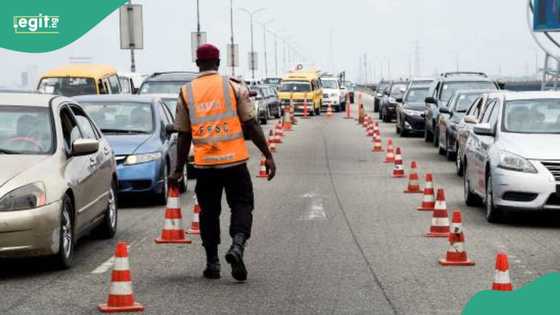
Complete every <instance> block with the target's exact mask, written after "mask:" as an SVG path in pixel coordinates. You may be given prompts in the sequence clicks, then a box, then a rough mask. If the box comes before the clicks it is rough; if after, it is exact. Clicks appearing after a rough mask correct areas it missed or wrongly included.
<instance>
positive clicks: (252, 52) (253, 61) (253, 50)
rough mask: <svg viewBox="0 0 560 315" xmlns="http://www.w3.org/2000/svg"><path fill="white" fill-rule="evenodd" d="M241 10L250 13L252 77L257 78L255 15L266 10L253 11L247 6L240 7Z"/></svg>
mask: <svg viewBox="0 0 560 315" xmlns="http://www.w3.org/2000/svg"><path fill="white" fill-rule="evenodd" d="M240 10H241V11H243V12H245V13H247V14H248V15H249V19H250V23H251V77H252V79H253V80H255V46H254V37H253V34H254V32H253V17H254V16H255V14H257V13H259V12H262V11H264V10H265V9H264V8H260V9H256V10H253V11H250V10H247V9H245V8H240Z"/></svg>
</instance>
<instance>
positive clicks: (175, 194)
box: [155, 186, 192, 244]
mask: <svg viewBox="0 0 560 315" xmlns="http://www.w3.org/2000/svg"><path fill="white" fill-rule="evenodd" d="M180 203H181V199H180V195H179V189H178V188H177V187H174V186H170V187H169V195H168V197H167V207H166V209H165V223H164V224H163V230H161V235H160V237H159V238H157V239H155V242H156V244H190V243H192V241H191V240H189V239H187V238H186V237H185V229H184V228H183V215H182V214H181V204H180Z"/></svg>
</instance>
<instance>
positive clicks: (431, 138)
mask: <svg viewBox="0 0 560 315" xmlns="http://www.w3.org/2000/svg"><path fill="white" fill-rule="evenodd" d="M457 90H496V91H497V90H498V85H497V84H496V82H494V81H493V80H491V79H490V78H488V75H486V74H485V73H482V72H446V73H442V74H441V76H440V77H439V78H437V79H436V80H434V81H433V82H432V85H431V86H430V91H429V92H428V96H427V97H426V100H425V103H426V109H425V111H424V123H425V125H426V128H425V131H424V140H425V141H426V142H432V144H433V145H434V147H437V146H438V144H439V139H438V136H439V130H437V127H438V126H437V121H438V119H439V109H440V108H441V107H443V106H445V105H446V104H447V103H448V102H449V99H451V97H452V96H453V94H454V93H455V91H457Z"/></svg>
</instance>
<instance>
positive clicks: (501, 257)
mask: <svg viewBox="0 0 560 315" xmlns="http://www.w3.org/2000/svg"><path fill="white" fill-rule="evenodd" d="M492 290H494V291H511V290H513V286H512V285H511V279H510V277H509V263H508V256H507V254H506V253H503V252H499V253H498V254H497V255H496V274H495V275H494V282H492Z"/></svg>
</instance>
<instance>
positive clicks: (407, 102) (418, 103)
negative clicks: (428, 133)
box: [396, 82, 430, 137]
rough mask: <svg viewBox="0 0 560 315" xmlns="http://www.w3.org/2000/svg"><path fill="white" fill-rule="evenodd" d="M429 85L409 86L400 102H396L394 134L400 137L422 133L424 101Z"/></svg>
mask: <svg viewBox="0 0 560 315" xmlns="http://www.w3.org/2000/svg"><path fill="white" fill-rule="evenodd" d="M429 88H430V87H429V85H420V84H414V85H413V83H412V82H411V83H410V84H409V87H408V89H407V90H406V93H405V94H404V96H403V98H402V100H400V99H399V100H397V101H398V102H397V103H398V105H397V113H396V117H397V123H396V132H397V133H398V134H400V135H401V137H406V136H407V135H409V134H413V133H421V132H422V133H423V132H424V99H425V98H426V95H428V90H429Z"/></svg>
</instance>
